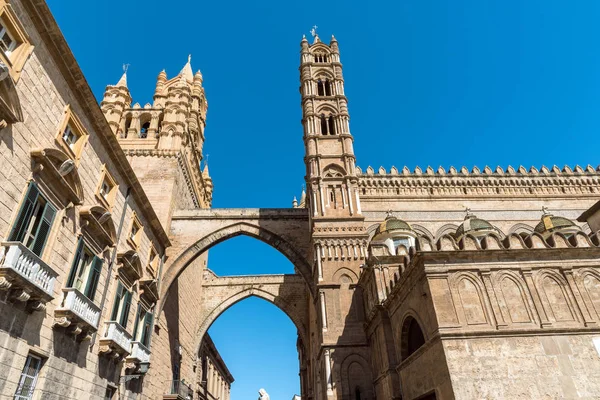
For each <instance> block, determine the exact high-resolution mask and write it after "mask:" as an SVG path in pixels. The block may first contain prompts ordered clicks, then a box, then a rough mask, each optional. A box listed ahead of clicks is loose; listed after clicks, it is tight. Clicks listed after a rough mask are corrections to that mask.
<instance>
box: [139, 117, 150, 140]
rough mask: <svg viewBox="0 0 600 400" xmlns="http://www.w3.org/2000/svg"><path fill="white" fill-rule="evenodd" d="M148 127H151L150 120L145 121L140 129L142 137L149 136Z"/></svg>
mask: <svg viewBox="0 0 600 400" xmlns="http://www.w3.org/2000/svg"><path fill="white" fill-rule="evenodd" d="M148 129H150V121H148V122H146V123H144V124H143V125H142V128H141V129H140V137H141V138H142V139H145V138H147V137H148Z"/></svg>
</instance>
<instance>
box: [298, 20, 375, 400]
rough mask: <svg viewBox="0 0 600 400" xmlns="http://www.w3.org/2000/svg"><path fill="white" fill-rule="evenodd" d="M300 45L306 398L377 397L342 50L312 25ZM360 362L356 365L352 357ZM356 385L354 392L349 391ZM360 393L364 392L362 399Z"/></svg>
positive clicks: (364, 235) (363, 238)
mask: <svg viewBox="0 0 600 400" xmlns="http://www.w3.org/2000/svg"><path fill="white" fill-rule="evenodd" d="M312 35H313V42H312V44H310V43H309V42H308V40H307V39H306V38H305V37H304V38H303V39H302V42H301V44H300V47H301V50H300V54H301V55H300V93H301V97H302V115H303V118H302V124H303V127H304V146H305V158H304V161H305V164H306V177H305V179H306V187H307V201H306V207H307V208H308V209H309V215H310V221H311V223H310V226H311V239H312V240H311V241H312V243H311V244H312V246H311V251H312V254H311V257H312V260H313V276H312V278H313V283H314V285H315V287H316V291H315V295H316V296H315V298H313V304H312V307H310V309H311V312H312V313H313V315H312V316H311V331H312V332H311V336H310V338H311V339H310V340H311V343H310V344H309V345H308V346H310V351H309V352H307V353H308V354H309V355H310V356H309V357H311V358H310V359H309V360H301V362H302V363H305V364H308V365H310V367H309V368H308V370H309V371H310V372H307V373H306V376H305V377H303V380H309V381H310V385H307V387H308V388H309V389H308V390H309V391H310V393H306V394H304V393H303V398H304V396H306V398H307V399H319V400H321V399H342V398H365V399H370V398H372V389H371V387H372V383H371V382H372V381H371V377H370V375H371V370H370V362H369V352H368V347H367V341H366V336H365V333H364V328H363V322H364V316H363V312H362V310H363V308H362V307H363V305H362V299H361V298H360V292H359V291H358V290H357V289H356V284H357V282H358V277H359V275H360V265H361V264H363V263H364V262H365V256H366V245H367V239H368V234H367V232H366V229H365V226H364V217H363V216H362V212H361V206H360V199H359V193H358V177H357V171H356V158H355V156H354V148H353V140H354V139H353V137H352V134H351V133H350V123H349V122H350V116H349V114H348V100H347V98H346V95H345V93H344V78H343V75H342V64H341V62H340V51H339V47H338V42H337V40H336V39H335V37H333V36H332V37H331V41H330V43H329V45H327V44H325V43H323V42H322V41H321V40H320V38H319V36H318V35H317V33H316V27H315V28H313V30H312ZM350 359H352V360H356V362H354V363H353V366H352V371H349V370H348V368H350V367H349V366H348V365H346V363H347V362H348V361H347V360H350ZM349 390H350V391H351V392H352V394H351V395H350V393H349V392H348V391H349ZM356 396H360V397H356Z"/></svg>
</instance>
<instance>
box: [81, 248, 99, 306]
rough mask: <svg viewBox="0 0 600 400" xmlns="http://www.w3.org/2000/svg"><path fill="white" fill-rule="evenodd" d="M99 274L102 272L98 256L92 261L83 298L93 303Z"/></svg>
mask: <svg viewBox="0 0 600 400" xmlns="http://www.w3.org/2000/svg"><path fill="white" fill-rule="evenodd" d="M100 272H102V259H101V258H100V257H98V256H94V260H93V261H92V270H91V271H90V273H89V275H88V281H87V284H86V285H85V293H84V294H85V296H86V297H87V298H88V299H90V300H91V301H94V296H95V295H96V289H97V288H98V281H99V280H100Z"/></svg>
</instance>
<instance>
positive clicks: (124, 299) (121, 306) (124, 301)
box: [110, 282, 131, 328]
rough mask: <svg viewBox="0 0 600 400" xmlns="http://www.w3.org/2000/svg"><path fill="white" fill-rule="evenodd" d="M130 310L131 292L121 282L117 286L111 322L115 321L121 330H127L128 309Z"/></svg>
mask: <svg viewBox="0 0 600 400" xmlns="http://www.w3.org/2000/svg"><path fill="white" fill-rule="evenodd" d="M130 308H131V292H130V291H129V290H127V289H126V288H125V286H123V284H122V283H121V282H119V283H118V284H117V293H116V295H115V304H114V305H113V310H112V315H111V317H110V320H111V321H117V322H118V323H119V325H121V326H122V327H123V328H127V320H128V318H129V309H130Z"/></svg>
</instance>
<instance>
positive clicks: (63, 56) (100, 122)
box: [21, 0, 171, 248]
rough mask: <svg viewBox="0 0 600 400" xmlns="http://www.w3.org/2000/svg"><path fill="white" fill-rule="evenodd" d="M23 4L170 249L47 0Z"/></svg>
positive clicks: (134, 194)
mask: <svg viewBox="0 0 600 400" xmlns="http://www.w3.org/2000/svg"><path fill="white" fill-rule="evenodd" d="M21 2H22V3H23V6H24V7H25V9H26V10H27V13H28V14H29V17H30V18H31V19H32V20H33V22H34V24H35V26H36V29H37V31H38V33H39V34H40V37H41V38H42V40H43V41H44V43H45V45H46V47H47V48H48V51H49V53H50V55H51V56H52V59H53V60H54V62H55V63H56V65H57V66H58V68H59V70H60V72H61V74H62V76H63V78H64V79H65V81H66V82H67V84H68V86H69V89H70V90H71V91H72V92H73V94H74V95H75V98H76V99H77V102H78V103H79V105H80V106H81V108H82V109H83V111H84V112H85V113H86V116H87V117H88V119H89V121H90V123H91V124H92V126H93V128H94V131H95V132H96V134H97V136H98V137H99V138H100V141H101V142H102V144H103V145H104V146H105V147H107V148H108V150H109V151H108V153H109V157H110V158H111V159H112V160H113V162H114V163H115V164H116V165H117V167H118V168H119V172H120V173H121V175H123V177H124V178H125V183H126V184H127V185H128V186H129V187H130V188H131V193H132V194H133V196H134V198H135V200H136V205H137V206H138V207H139V208H140V209H141V210H142V212H143V215H144V216H145V217H147V220H148V221H147V222H148V223H149V224H150V227H151V229H152V233H153V234H154V236H155V237H156V238H157V239H158V240H160V241H161V242H162V243H163V244H164V247H165V248H166V247H169V246H171V242H170V240H169V236H168V235H167V233H166V231H165V229H164V227H163V226H162V224H161V223H160V222H159V220H158V216H157V215H156V212H155V211H154V208H152V206H151V205H150V200H149V199H148V196H146V193H145V192H144V189H143V188H142V185H141V184H140V182H139V180H138V178H137V176H136V175H135V172H134V171H133V168H131V165H130V164H129V161H127V157H126V156H125V153H124V152H123V149H121V145H119V142H118V140H117V138H116V136H115V135H114V133H113V132H112V129H111V128H110V126H109V124H108V121H107V120H106V118H105V116H104V114H103V113H102V111H101V109H100V106H99V105H98V102H97V101H96V97H95V96H94V93H93V92H92V89H91V88H90V85H89V84H88V82H87V80H86V79H85V76H84V75H83V72H82V71H81V68H80V67H79V64H78V63H77V60H76V59H75V56H74V55H73V52H72V51H71V48H70V47H69V45H68V44H67V41H66V39H65V37H64V36H63V34H62V32H61V30H60V28H59V27H58V24H57V23H56V20H55V19H54V16H53V15H52V12H51V11H50V9H49V7H48V4H47V3H46V1H45V0H21Z"/></svg>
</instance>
